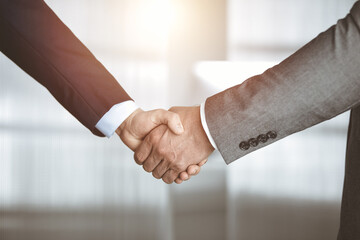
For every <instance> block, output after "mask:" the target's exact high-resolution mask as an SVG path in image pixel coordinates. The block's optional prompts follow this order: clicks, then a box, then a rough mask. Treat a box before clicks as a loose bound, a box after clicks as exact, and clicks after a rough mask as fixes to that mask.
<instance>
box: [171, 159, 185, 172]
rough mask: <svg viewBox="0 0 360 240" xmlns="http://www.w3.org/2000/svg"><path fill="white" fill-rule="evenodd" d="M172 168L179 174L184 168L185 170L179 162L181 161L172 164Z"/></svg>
mask: <svg viewBox="0 0 360 240" xmlns="http://www.w3.org/2000/svg"><path fill="white" fill-rule="evenodd" d="M174 168H175V170H176V171H179V172H180V171H183V170H184V168H185V164H184V163H183V162H181V161H177V162H175V164H174Z"/></svg>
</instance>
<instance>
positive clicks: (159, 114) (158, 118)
mask: <svg viewBox="0 0 360 240" xmlns="http://www.w3.org/2000/svg"><path fill="white" fill-rule="evenodd" d="M150 112H151V120H152V122H153V123H154V124H155V125H156V126H158V125H161V124H165V125H167V126H168V128H170V130H171V131H172V132H174V133H175V134H178V135H180V134H182V133H183V132H184V127H183V125H182V123H181V120H180V117H179V115H178V114H177V113H174V112H169V111H166V110H163V109H157V110H153V111H150Z"/></svg>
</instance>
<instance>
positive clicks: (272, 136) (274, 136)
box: [266, 131, 277, 139]
mask: <svg viewBox="0 0 360 240" xmlns="http://www.w3.org/2000/svg"><path fill="white" fill-rule="evenodd" d="M266 135H267V136H268V137H269V138H271V139H275V138H276V137H277V133H276V132H274V131H270V132H268V133H267V134H266Z"/></svg>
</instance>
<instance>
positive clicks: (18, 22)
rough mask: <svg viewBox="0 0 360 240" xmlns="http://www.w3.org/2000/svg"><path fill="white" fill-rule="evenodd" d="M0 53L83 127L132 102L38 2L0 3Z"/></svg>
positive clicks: (100, 65) (43, 4)
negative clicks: (44, 89)
mask: <svg viewBox="0 0 360 240" xmlns="http://www.w3.org/2000/svg"><path fill="white" fill-rule="evenodd" d="M0 5H1V6H0V7H1V8H0V9H1V10H0V18H1V22H0V31H1V44H0V50H1V51H2V52H3V53H4V54H5V55H6V56H8V57H9V58H10V59H11V60H12V61H14V62H15V63H16V64H17V65H18V66H19V67H21V68H22V69H23V70H24V71H26V72H27V73H28V74H29V75H31V76H32V77H33V78H34V79H35V80H37V81H38V82H39V83H41V84H42V85H43V86H45V87H46V88H47V89H48V90H49V91H50V92H51V94H52V95H53V96H54V97H55V98H56V99H57V100H58V101H59V102H60V103H61V104H62V105H63V106H64V107H65V108H66V109H67V110H68V111H69V112H70V113H71V114H72V115H74V116H75V117H76V118H77V119H78V120H79V121H80V122H81V123H82V124H83V125H85V126H86V127H87V128H89V129H90V130H91V131H92V132H93V133H95V134H97V135H102V134H101V133H100V132H99V131H98V130H97V129H96V128H95V125H96V124H97V122H98V121H99V120H100V118H101V117H102V116H103V115H104V114H105V113H106V112H107V111H108V110H109V109H110V108H111V107H112V106H113V105H115V104H118V103H121V102H124V101H126V100H130V99H131V98H130V97H129V96H128V95H127V93H126V92H125V91H124V90H123V89H122V88H121V86H120V85H119V84H118V82H117V81H116V80H115V79H114V77H113V76H112V75H111V74H110V73H109V72H108V71H107V70H106V69H105V68H104V66H103V65H102V64H101V63H100V62H99V61H98V60H97V59H96V58H95V57H94V56H93V55H92V54H91V52H90V51H89V50H88V49H87V48H86V47H85V46H84V45H83V44H82V43H81V42H80V41H79V40H78V39H77V38H76V36H75V35H74V34H73V33H72V32H71V31H70V30H69V29H68V28H67V27H66V26H65V25H64V24H63V23H62V22H61V20H60V19H59V18H58V17H57V16H56V15H55V13H54V12H53V11H52V10H51V9H50V8H49V7H48V6H47V5H46V4H45V3H44V1H41V0H32V1H26V0H22V1H21V0H18V1H5V0H1V1H0Z"/></svg>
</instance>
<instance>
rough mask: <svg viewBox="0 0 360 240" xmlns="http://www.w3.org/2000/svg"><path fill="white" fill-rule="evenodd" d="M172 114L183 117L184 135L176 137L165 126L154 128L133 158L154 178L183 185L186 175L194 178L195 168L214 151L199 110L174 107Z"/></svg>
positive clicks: (197, 108) (197, 168)
mask: <svg viewBox="0 0 360 240" xmlns="http://www.w3.org/2000/svg"><path fill="white" fill-rule="evenodd" d="M170 111H172V112H174V113H177V114H178V115H179V116H180V119H181V122H182V124H183V126H184V132H183V133H182V134H181V135H176V134H174V133H173V132H171V131H170V130H169V129H168V128H167V127H166V126H159V127H157V128H155V129H154V130H153V131H151V133H150V134H148V135H147V136H146V137H145V139H144V141H143V142H142V143H141V145H140V146H139V147H138V148H137V149H136V151H135V154H134V158H135V161H136V162H137V163H138V164H141V165H143V168H144V169H145V171H147V172H152V174H153V176H154V177H155V178H158V179H160V178H162V179H163V181H164V182H166V183H172V182H174V180H175V179H176V180H177V181H176V182H177V183H181V179H184V180H185V179H186V177H187V178H189V176H185V175H194V174H193V172H192V171H194V169H195V170H196V171H197V172H198V170H199V166H194V165H198V164H204V163H205V162H206V159H207V157H208V156H209V155H210V154H211V153H212V152H213V151H214V148H213V147H212V145H211V144H210V142H209V140H208V138H207V136H206V133H205V131H204V130H203V127H202V124H201V120H200V107H198V106H197V107H175V108H171V109H170ZM191 165H193V166H191ZM186 170H188V173H186ZM197 172H196V173H197ZM180 173H181V174H180ZM189 173H190V174H189Z"/></svg>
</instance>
